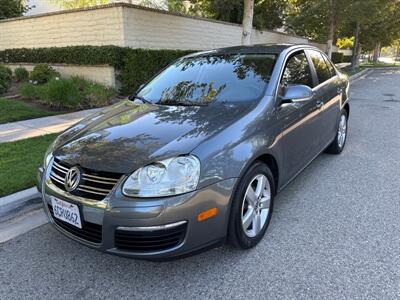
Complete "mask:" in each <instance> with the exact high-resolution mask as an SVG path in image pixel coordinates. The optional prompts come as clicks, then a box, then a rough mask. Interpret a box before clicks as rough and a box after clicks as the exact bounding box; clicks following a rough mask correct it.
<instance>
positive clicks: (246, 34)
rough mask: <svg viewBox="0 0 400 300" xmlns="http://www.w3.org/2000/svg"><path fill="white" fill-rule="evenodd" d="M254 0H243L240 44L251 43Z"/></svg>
mask: <svg viewBox="0 0 400 300" xmlns="http://www.w3.org/2000/svg"><path fill="white" fill-rule="evenodd" d="M253 12H254V0H244V11H243V33H242V45H250V44H251V30H252V29H253Z"/></svg>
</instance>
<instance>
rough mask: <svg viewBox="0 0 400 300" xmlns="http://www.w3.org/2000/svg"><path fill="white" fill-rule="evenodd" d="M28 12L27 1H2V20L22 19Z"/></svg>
mask: <svg viewBox="0 0 400 300" xmlns="http://www.w3.org/2000/svg"><path fill="white" fill-rule="evenodd" d="M28 10H29V7H28V5H27V3H26V1H25V0H0V19H8V18H14V17H20V16H22V14H23V13H25V12H27V11H28Z"/></svg>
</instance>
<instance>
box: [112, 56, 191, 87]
mask: <svg viewBox="0 0 400 300" xmlns="http://www.w3.org/2000/svg"><path fill="white" fill-rule="evenodd" d="M190 53H193V51H182V50H148V49H130V48H125V49H124V52H123V61H122V69H121V73H120V74H119V76H118V79H119V80H120V81H121V82H122V84H123V86H122V88H121V93H122V94H128V93H131V92H133V91H136V90H137V89H138V88H139V87H140V85H142V84H143V83H146V82H147V81H148V80H150V79H151V78H152V77H153V76H154V75H156V74H157V73H158V72H159V71H161V70H162V69H163V68H165V67H166V66H167V65H168V64H170V63H171V62H173V61H174V60H176V59H178V58H179V57H182V56H184V55H187V54H190Z"/></svg>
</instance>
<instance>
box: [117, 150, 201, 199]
mask: <svg viewBox="0 0 400 300" xmlns="http://www.w3.org/2000/svg"><path fill="white" fill-rule="evenodd" d="M199 177H200V162H199V159H198V158H197V157H195V156H193V155H188V156H179V157H174V158H170V159H166V160H162V161H159V162H156V163H153V164H151V165H148V166H145V167H143V168H140V169H138V170H136V171H135V172H134V173H133V174H132V175H130V176H129V177H128V179H127V180H126V181H125V183H124V185H123V187H122V192H123V193H124V195H126V196H130V197H142V198H146V197H164V196H171V195H178V194H183V193H187V192H191V191H193V190H195V189H196V187H197V184H198V182H199Z"/></svg>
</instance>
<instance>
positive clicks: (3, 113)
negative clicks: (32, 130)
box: [0, 98, 59, 124]
mask: <svg viewBox="0 0 400 300" xmlns="http://www.w3.org/2000/svg"><path fill="white" fill-rule="evenodd" d="M56 114H59V112H52V111H47V110H45V109H41V108H38V107H35V106H33V105H29V104H28V103H25V102H22V101H18V100H12V99H3V98H0V124H4V123H8V122H15V121H21V120H28V119H35V118H40V117H46V116H51V115H56Z"/></svg>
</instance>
